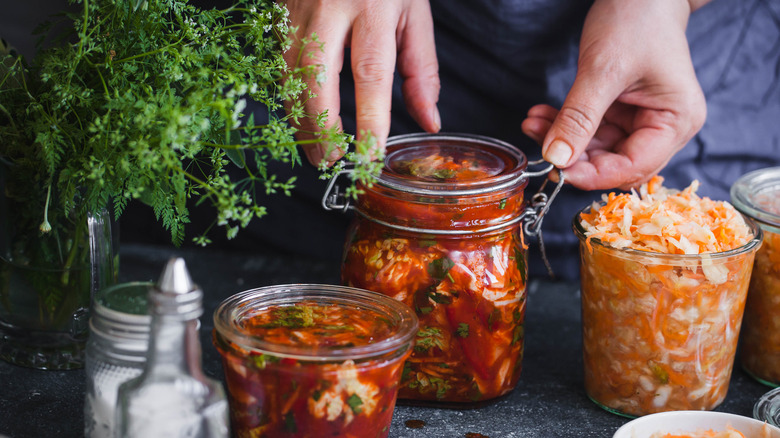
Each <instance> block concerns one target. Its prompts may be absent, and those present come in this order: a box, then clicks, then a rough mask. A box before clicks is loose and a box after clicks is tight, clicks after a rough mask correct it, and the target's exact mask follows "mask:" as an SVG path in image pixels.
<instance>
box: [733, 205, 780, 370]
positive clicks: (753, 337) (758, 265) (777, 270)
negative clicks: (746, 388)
mask: <svg viewBox="0 0 780 438" xmlns="http://www.w3.org/2000/svg"><path fill="white" fill-rule="evenodd" d="M764 195H766V196H763V199H762V197H761V196H757V197H756V201H757V202H756V203H757V204H758V206H759V208H761V209H762V210H764V211H766V212H769V213H773V214H775V215H778V216H780V193H778V192H772V193H766V194H764ZM770 195H771V196H770ZM773 230H775V231H776V229H770V228H769V227H767V228H765V229H764V242H763V244H762V245H761V248H760V249H759V250H758V253H756V262H755V264H754V265H753V274H752V275H751V277H750V292H749V293H748V300H747V305H746V306H745V320H744V322H743V323H742V332H743V334H742V344H741V347H740V358H741V361H742V366H743V367H744V368H745V369H746V370H747V371H748V372H749V373H750V374H751V375H753V376H755V377H757V378H758V379H761V380H763V381H765V382H768V383H771V384H774V385H780V233H777V232H774V231H773Z"/></svg>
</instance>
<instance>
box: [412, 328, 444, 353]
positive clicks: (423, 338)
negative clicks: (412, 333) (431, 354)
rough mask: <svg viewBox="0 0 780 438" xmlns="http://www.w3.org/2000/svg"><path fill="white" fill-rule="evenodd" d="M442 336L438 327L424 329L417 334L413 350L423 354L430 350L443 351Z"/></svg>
mask: <svg viewBox="0 0 780 438" xmlns="http://www.w3.org/2000/svg"><path fill="white" fill-rule="evenodd" d="M444 346H445V344H444V334H443V333H442V331H441V329H440V328H438V327H425V328H422V329H420V330H419V331H418V332H417V340H416V342H415V345H414V349H415V350H416V351H419V352H425V351H428V350H430V349H431V348H434V347H436V348H439V349H442V350H443V349H444Z"/></svg>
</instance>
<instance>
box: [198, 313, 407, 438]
mask: <svg viewBox="0 0 780 438" xmlns="http://www.w3.org/2000/svg"><path fill="white" fill-rule="evenodd" d="M238 313H242V310H240V309H239V310H238ZM232 330H234V331H235V332H238V333H240V334H241V336H246V337H248V338H250V339H258V340H262V343H263V345H264V348H263V349H262V351H260V350H258V349H254V348H244V347H243V346H242V345H240V344H242V341H241V338H240V337H239V338H237V340H236V342H231V340H230V339H228V338H229V337H226V336H223V335H222V333H221V332H220V330H216V331H215V336H214V341H215V345H216V346H217V349H218V350H219V352H220V353H221V354H222V358H223V368H224V372H225V380H226V383H227V389H228V394H229V401H230V416H231V427H232V430H233V434H234V436H237V437H242V438H243V437H252V438H258V437H269V438H270V437H296V438H299V437H300V438H302V437H355V438H358V437H359V438H373V437H386V436H387V435H388V433H389V429H390V422H391V419H392V415H393V409H394V406H395V401H396V395H397V393H398V384H399V381H400V378H401V371H402V369H403V361H404V359H405V358H406V357H407V356H408V352H409V345H406V346H405V347H404V348H401V349H400V350H399V349H393V350H391V351H389V352H387V351H385V352H382V351H380V352H378V354H375V355H371V354H369V355H368V356H367V357H366V354H358V355H357V356H355V355H352V354H350V353H349V352H350V351H357V352H358V353H360V352H363V353H365V352H366V351H369V352H370V350H371V349H372V347H373V346H375V345H378V344H381V343H382V342H383V341H385V340H386V339H388V338H392V337H393V336H394V335H396V334H397V332H398V323H397V321H394V320H392V319H391V318H389V317H388V316H386V315H384V314H382V313H380V312H376V311H372V309H370V308H367V307H363V306H360V305H354V304H342V303H334V302H322V301H321V300H299V301H295V302H293V303H283V304H280V305H268V306H262V307H259V308H255V309H252V310H251V311H249V312H246V315H244V316H241V317H239V318H236V319H235V320H234V322H233V327H232ZM302 352H303V354H302Z"/></svg>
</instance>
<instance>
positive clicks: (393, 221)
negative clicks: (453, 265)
mask: <svg viewBox="0 0 780 438" xmlns="http://www.w3.org/2000/svg"><path fill="white" fill-rule="evenodd" d="M526 185H527V183H526V182H524V183H523V184H518V185H516V186H513V187H511V188H508V189H505V190H499V191H495V192H488V193H483V194H479V195H474V196H467V197H455V196H447V195H446V194H442V195H441V196H416V195H413V194H410V193H402V192H398V191H394V190H391V189H388V188H386V187H380V186H377V185H375V186H374V187H372V188H370V189H365V190H364V193H363V194H362V195H361V197H360V198H359V199H358V202H357V204H356V211H357V213H358V214H359V215H360V216H362V217H364V218H366V219H370V220H372V221H374V222H376V223H379V224H384V225H386V226H390V227H391V228H397V229H403V230H407V231H417V232H434V233H435V232H436V231H437V230H440V231H442V232H446V233H452V234H457V233H465V234H469V233H478V232H489V231H493V230H496V229H500V228H503V227H506V226H509V225H512V224H514V223H517V222H518V221H519V220H520V218H521V216H522V215H523V213H524V211H525V207H526V202H525V199H524V196H523V189H524V188H525V187H526Z"/></svg>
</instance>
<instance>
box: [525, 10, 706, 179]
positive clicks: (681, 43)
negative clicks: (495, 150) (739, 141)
mask: <svg viewBox="0 0 780 438" xmlns="http://www.w3.org/2000/svg"><path fill="white" fill-rule="evenodd" d="M700 3H701V2H700ZM697 6H698V5H697ZM691 9H692V7H691V6H690V5H689V4H688V2H685V1H680V0H642V1H637V2H626V1H625V0H596V2H595V3H594V4H593V6H592V7H591V9H590V11H589V12H588V15H587V17H586V19H585V24H584V27H583V32H582V38H581V41H580V54H579V62H578V70H577V76H576V78H575V80H574V84H573V86H572V88H571V90H570V91H569V94H568V95H567V96H566V99H565V101H564V103H563V105H562V107H561V109H560V111H559V110H557V109H555V108H553V107H551V106H549V105H536V106H534V107H532V108H531V109H530V110H529V111H528V117H527V118H526V119H525V120H524V121H523V124H522V129H523V132H524V133H525V134H526V135H528V136H529V137H531V138H532V139H534V140H535V141H537V142H538V143H540V144H541V145H542V155H543V156H544V157H545V159H546V160H547V161H549V162H550V163H553V164H554V165H556V167H559V168H564V169H565V170H566V180H567V181H568V182H570V183H571V184H572V185H574V186H575V187H578V188H581V189H585V190H595V189H609V188H621V189H628V188H630V187H636V186H638V185H640V184H641V183H643V182H645V181H647V180H649V179H650V178H651V177H652V176H654V175H656V174H657V173H658V172H659V171H660V170H661V169H662V168H663V167H664V166H665V165H666V164H667V163H668V162H669V159H671V157H672V156H673V155H674V154H675V153H676V152H678V151H679V150H680V149H681V148H682V147H683V146H684V145H685V144H686V143H687V142H688V140H690V139H691V138H692V137H693V136H694V135H695V134H696V132H698V131H699V129H701V127H702V125H703V124H704V120H705V118H706V103H705V100H704V94H703V93H702V91H701V87H700V86H699V83H698V81H697V79H696V74H695V72H694V69H693V64H692V62H691V56H690V52H689V49H688V42H687V39H686V36H685V28H686V25H687V21H688V16H689V15H690V12H691Z"/></svg>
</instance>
